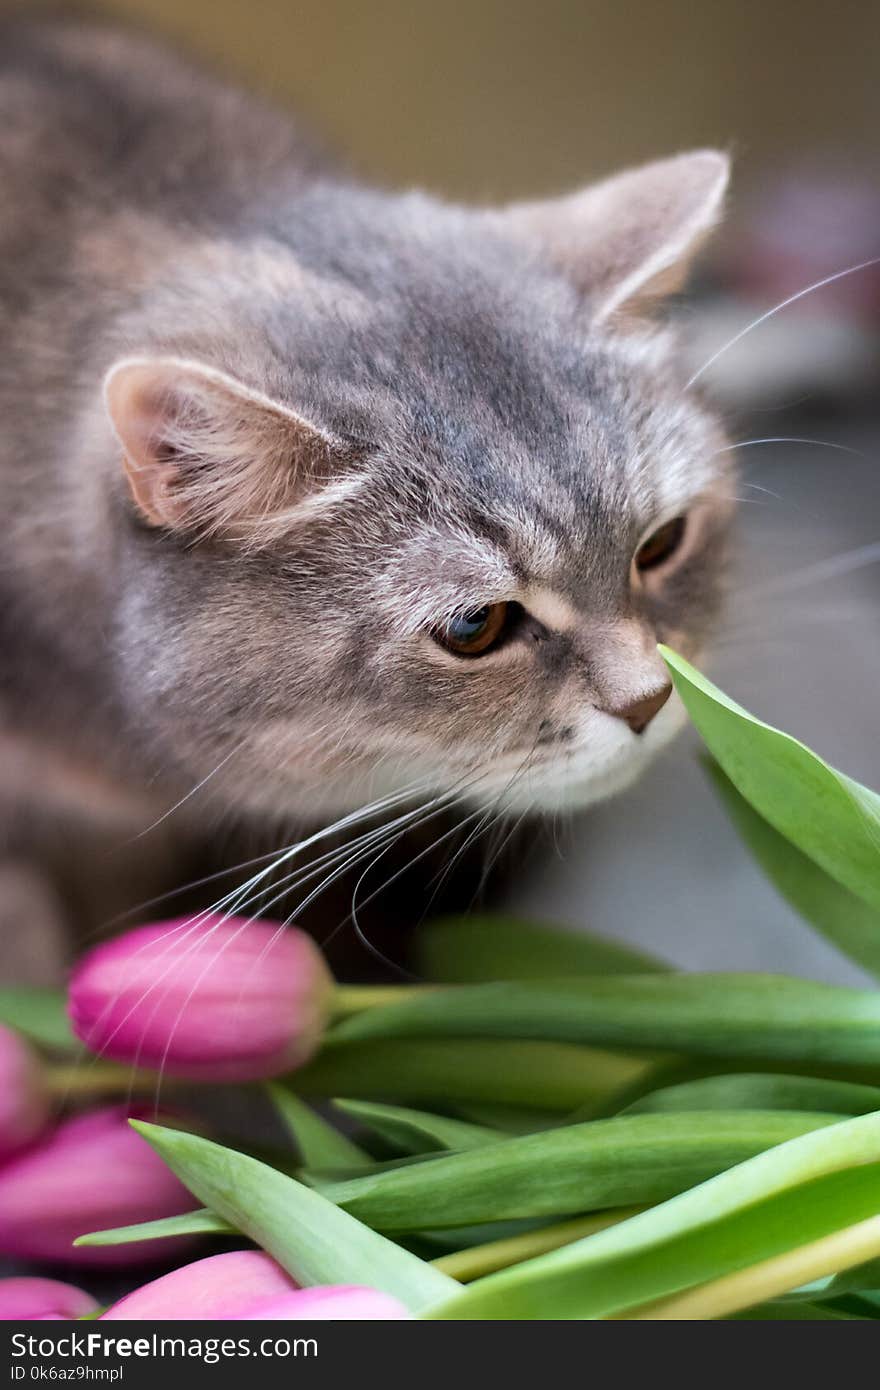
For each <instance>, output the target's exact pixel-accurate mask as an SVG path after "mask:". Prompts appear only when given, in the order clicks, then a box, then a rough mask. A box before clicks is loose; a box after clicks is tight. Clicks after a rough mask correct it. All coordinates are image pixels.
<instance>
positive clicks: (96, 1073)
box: [43, 1061, 175, 1100]
mask: <svg viewBox="0 0 880 1390" xmlns="http://www.w3.org/2000/svg"><path fill="white" fill-rule="evenodd" d="M43 1076H44V1080H45V1084H46V1087H47V1089H48V1091H49V1094H50V1095H51V1096H53V1097H55V1098H56V1099H60V1100H63V1099H66V1098H67V1097H74V1096H102V1095H120V1094H121V1095H127V1094H128V1093H129V1092H134V1093H143V1092H146V1093H148V1094H149V1093H152V1092H154V1091H155V1089H156V1084H157V1082H158V1079H159V1078H158V1075H157V1073H156V1072H151V1071H137V1070H136V1069H134V1068H133V1067H123V1066H117V1065H116V1063H115V1062H91V1061H89V1062H82V1063H80V1064H79V1065H77V1064H76V1063H72V1064H70V1065H63V1066H50V1067H46V1068H45V1070H44V1073H43ZM174 1081H175V1078H174V1077H163V1078H162V1087H163V1089H164V1088H165V1086H167V1085H173V1084H174Z"/></svg>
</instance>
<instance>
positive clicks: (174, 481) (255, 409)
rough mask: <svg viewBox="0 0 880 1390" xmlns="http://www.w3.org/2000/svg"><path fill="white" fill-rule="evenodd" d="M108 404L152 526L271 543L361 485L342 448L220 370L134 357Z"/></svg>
mask: <svg viewBox="0 0 880 1390" xmlns="http://www.w3.org/2000/svg"><path fill="white" fill-rule="evenodd" d="M104 400H105V403H106V407H107V411H108V414H109V416H110V420H111V422H112V425H113V428H114V430H115V432H116V435H117V438H118V440H119V443H120V445H121V446H122V464H123V468H124V470H125V474H126V477H127V479H128V485H129V488H130V490H131V495H132V497H133V499H134V502H135V504H136V506H137V508H138V510H139V512H140V514H141V516H142V517H143V519H144V520H145V521H146V522H148V523H149V524H150V525H152V526H162V527H166V528H170V529H172V530H185V531H191V532H194V533H197V534H200V535H211V534H215V535H226V536H246V537H249V538H254V539H259V538H260V536H261V535H262V536H264V537H266V538H269V537H270V536H271V535H272V534H273V533H277V531H278V529H279V526H281V525H283V524H284V522H285V521H288V522H291V521H293V520H294V519H295V518H296V517H297V516H298V515H301V514H305V513H308V512H309V511H314V510H315V509H316V508H317V507H321V506H324V505H326V503H327V502H328V501H331V500H332V499H333V498H334V497H335V496H337V495H338V494H340V493H341V492H345V491H350V490H351V487H352V486H353V485H356V479H354V478H353V477H352V476H351V475H346V474H345V472H344V467H343V465H344V462H345V461H346V457H347V454H346V449H345V446H344V445H343V444H342V443H341V441H339V440H337V439H335V438H334V437H333V436H332V434H330V433H328V432H327V431H326V430H324V429H321V428H319V427H318V426H316V425H314V424H312V423H310V422H309V421H307V420H305V419H303V418H302V417H301V416H299V415H297V414H296V413H295V412H294V411H292V410H289V409H288V408H287V407H286V406H283V405H280V404H278V403H277V402H275V401H272V400H270V399H269V398H268V397H265V396H263V395H261V394H260V393H259V392H256V391H253V390H251V389H250V388H248V387H246V386H243V385H242V384H241V383H240V382H238V381H236V380H235V379H234V378H233V377H230V376H227V375H226V373H224V372H220V371H216V370H214V369H213V368H210V367H205V366H202V365H200V364H198V363H194V362H188V361H182V360H179V359H177V358H168V357H164V358H152V359H150V358H127V359H125V360H123V361H121V362H118V363H117V364H116V365H115V366H114V367H112V368H111V370H110V371H109V372H108V374H107V377H106V379H105V382H104Z"/></svg>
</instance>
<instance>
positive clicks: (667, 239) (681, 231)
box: [500, 150, 730, 323]
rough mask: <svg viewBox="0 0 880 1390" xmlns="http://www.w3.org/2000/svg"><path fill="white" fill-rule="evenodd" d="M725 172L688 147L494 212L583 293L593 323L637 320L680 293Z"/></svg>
mask: <svg viewBox="0 0 880 1390" xmlns="http://www.w3.org/2000/svg"><path fill="white" fill-rule="evenodd" d="M729 176H730V160H729V159H728V157H727V155H726V154H723V153H722V152H721V151H720V150H693V151H692V152H690V153H688V154H680V155H675V156H674V157H673V158H672V159H660V160H657V161H655V163H653V164H644V165H642V166H641V167H640V168H637V169H626V170H624V172H623V173H622V174H615V175H614V176H613V177H612V178H609V179H604V180H603V181H602V182H601V183H596V184H592V185H590V186H589V187H588V188H585V189H583V190H582V191H581V192H580V193H573V194H570V195H568V196H567V197H562V198H550V199H547V200H546V201H544V202H535V203H516V204H514V205H513V206H512V207H509V208H506V209H504V210H503V211H502V212H501V214H500V216H501V218H502V219H503V221H504V225H505V226H506V227H507V228H508V230H509V231H512V232H514V233H515V234H516V235H517V236H518V237H520V238H522V239H525V240H527V241H528V242H529V243H530V244H531V245H532V246H533V247H534V248H535V249H536V250H537V251H538V252H539V254H542V255H543V256H544V257H545V258H546V259H547V261H548V262H549V263H550V264H552V265H554V266H555V267H556V268H557V269H558V270H559V271H560V272H561V273H562V274H563V275H565V277H566V279H568V280H569V281H570V282H571V283H572V284H573V285H574V286H575V287H576V288H577V289H578V290H579V291H580V292H581V293H582V294H583V296H584V301H585V305H586V306H587V310H588V313H589V315H590V317H591V318H592V321H593V322H594V323H604V322H605V321H607V320H609V319H611V318H614V319H617V320H625V319H631V318H635V319H638V318H641V317H642V316H644V315H645V314H648V313H650V312H651V310H652V308H653V307H654V305H656V304H657V302H658V301H660V300H662V299H664V298H666V297H667V296H668V295H670V294H674V293H675V292H676V291H677V290H679V289H681V287H682V285H683V284H684V282H685V280H686V279H687V275H688V272H689V270H690V266H691V262H692V261H693V259H694V257H695V256H696V254H697V252H698V251H699V249H700V247H701V246H702V244H703V242H704V240H705V239H706V237H707V236H708V234H709V233H710V232H711V231H712V229H713V228H714V227H715V225H716V223H717V222H718V220H719V218H720V216H721V212H722V207H723V202H724V194H725V190H726V188H727V182H728V178H729Z"/></svg>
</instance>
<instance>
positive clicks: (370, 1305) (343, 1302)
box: [246, 1284, 409, 1322]
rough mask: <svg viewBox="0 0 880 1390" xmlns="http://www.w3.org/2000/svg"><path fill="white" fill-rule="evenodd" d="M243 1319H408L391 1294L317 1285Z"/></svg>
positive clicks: (348, 1285)
mask: <svg viewBox="0 0 880 1390" xmlns="http://www.w3.org/2000/svg"><path fill="white" fill-rule="evenodd" d="M246 1316H247V1317H249V1318H265V1319H266V1321H267V1322H274V1321H279V1322H280V1321H284V1322H293V1321H297V1320H302V1321H303V1322H318V1321H320V1322H379V1321H384V1322H390V1321H392V1320H393V1321H399V1320H400V1319H401V1318H408V1317H409V1313H408V1312H407V1310H406V1308H404V1306H403V1304H402V1303H399V1302H398V1301H397V1299H396V1298H392V1297H391V1294H390V1293H382V1292H381V1290H379V1289H367V1288H362V1287H361V1286H360V1285H358V1284H320V1285H318V1286H317V1287H315V1288H312V1289H300V1291H299V1293H294V1294H289V1295H288V1297H287V1298H286V1299H283V1300H282V1299H280V1298H279V1299H276V1300H275V1302H274V1303H271V1302H270V1303H265V1304H263V1306H262V1308H260V1310H259V1312H256V1313H248V1314H246Z"/></svg>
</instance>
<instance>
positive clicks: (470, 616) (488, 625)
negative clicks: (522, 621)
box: [434, 603, 512, 656]
mask: <svg viewBox="0 0 880 1390" xmlns="http://www.w3.org/2000/svg"><path fill="white" fill-rule="evenodd" d="M511 607H512V605H511V604H509V603H487V604H485V605H484V606H483V607H482V608H475V609H473V611H472V612H470V613H460V614H458V615H457V616H456V617H455V618H450V620H449V621H448V622H447V623H444V624H443V626H442V627H440V628H437V629H436V630H435V632H434V637H435V639H436V640H437V641H438V642H439V643H440V645H441V647H445V648H446V650H447V651H450V652H454V653H455V655H456V656H485V654H486V652H489V651H491V650H492V648H493V647H496V646H497V645H498V643H499V642H500V641H501V639H502V637H503V636H504V635H505V632H506V631H507V626H508V618H509V615H510V609H511Z"/></svg>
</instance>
